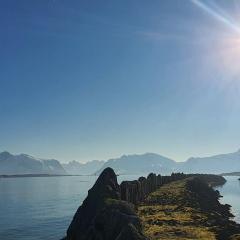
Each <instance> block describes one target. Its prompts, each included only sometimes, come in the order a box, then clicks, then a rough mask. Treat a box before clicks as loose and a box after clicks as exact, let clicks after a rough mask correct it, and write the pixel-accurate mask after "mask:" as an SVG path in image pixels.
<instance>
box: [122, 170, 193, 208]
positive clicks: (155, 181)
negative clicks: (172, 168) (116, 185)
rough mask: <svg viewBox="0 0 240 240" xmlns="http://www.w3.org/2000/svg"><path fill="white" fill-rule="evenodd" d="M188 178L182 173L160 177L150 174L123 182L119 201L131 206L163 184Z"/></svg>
mask: <svg viewBox="0 0 240 240" xmlns="http://www.w3.org/2000/svg"><path fill="white" fill-rule="evenodd" d="M187 177H189V175H186V174H183V173H172V175H171V176H161V175H160V174H159V175H156V174H154V173H150V174H149V175H148V176H147V178H145V177H140V178H139V179H138V180H134V181H123V182H122V183H121V185H120V195H121V199H122V200H124V201H127V202H130V203H133V204H137V203H139V202H141V201H143V200H144V199H145V198H146V197H147V195H148V194H149V193H151V192H154V191H155V190H157V188H159V187H161V186H162V185H163V184H166V183H170V182H173V181H177V180H181V179H184V178H187Z"/></svg>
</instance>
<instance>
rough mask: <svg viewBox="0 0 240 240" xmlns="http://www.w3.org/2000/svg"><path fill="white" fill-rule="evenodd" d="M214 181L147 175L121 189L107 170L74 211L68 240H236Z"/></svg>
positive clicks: (220, 179)
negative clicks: (214, 188) (214, 187)
mask: <svg viewBox="0 0 240 240" xmlns="http://www.w3.org/2000/svg"><path fill="white" fill-rule="evenodd" d="M224 183H225V179H224V178H223V177H221V176H216V175H185V174H179V173H178V174H172V175H171V176H161V175H156V174H153V173H151V174H149V175H148V177H147V178H145V177H141V178H139V179H138V180H135V181H125V182H122V183H121V185H119V184H118V182H117V177H116V174H115V173H114V171H113V170H112V169H111V168H106V169H105V170H104V171H103V172H102V173H101V175H100V176H99V178H98V180H97V181H96V183H95V184H94V186H93V187H92V188H91V189H90V190H89V192H88V196H87V198H86V199H85V200H84V202H83V204H82V205H81V206H80V207H79V208H78V210H77V212H76V213H75V215H74V217H73V220H72V222H71V224H70V226H69V228H68V230H67V236H66V238H65V239H66V240H147V239H154V240H155V239H166V240H167V239H182V240H183V239H238V235H237V234H239V233H240V228H239V225H238V224H236V223H235V222H233V221H231V220H230V218H231V217H232V215H231V213H230V206H228V205H222V204H220V203H219V201H218V199H219V197H220V195H219V192H218V191H215V190H213V188H212V186H216V185H221V184H224Z"/></svg>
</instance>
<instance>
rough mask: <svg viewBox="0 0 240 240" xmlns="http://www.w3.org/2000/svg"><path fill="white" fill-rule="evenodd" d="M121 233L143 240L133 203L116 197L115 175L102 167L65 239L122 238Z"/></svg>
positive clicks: (130, 237) (118, 195)
mask: <svg viewBox="0 0 240 240" xmlns="http://www.w3.org/2000/svg"><path fill="white" fill-rule="evenodd" d="M130 226H131V227H130ZM123 234H124V235H123ZM122 236H129V237H127V238H125V239H133V240H142V239H145V238H144V236H143V235H142V233H141V224H140V220H139V218H138V217H137V215H136V214H135V211H134V207H133V205H131V204H129V203H127V202H125V201H121V200H120V187H119V185H118V183H117V177H116V174H115V173H114V171H113V170H112V169H111V168H106V169H105V170H104V171H103V172H102V173H101V175H100V176H99V178H98V179H97V181H96V183H95V184H94V186H93V187H92V188H91V189H90V190H89V192H88V196H87V198H86V199H85V200H84V202H83V204H82V206H80V207H79V208H78V210H77V212H76V213H75V216H74V218H73V220H72V222H71V224H70V226H69V228H68V231H67V237H66V239H67V240H115V239H118V240H122V239H123V238H122ZM137 236H140V237H137Z"/></svg>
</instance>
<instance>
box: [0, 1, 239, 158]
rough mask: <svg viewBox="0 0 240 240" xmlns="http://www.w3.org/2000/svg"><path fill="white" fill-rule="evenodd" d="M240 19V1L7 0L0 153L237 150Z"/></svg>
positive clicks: (1, 16)
mask: <svg viewBox="0 0 240 240" xmlns="http://www.w3.org/2000/svg"><path fill="white" fill-rule="evenodd" d="M239 20H240V2H239V1H237V0H228V1H226V0H218V1H213V0H208V1H207V0H184V1H183V0H152V1H145V0H144V1H143V0H121V1H108V0H103V1H97V0H92V1H89V0H41V1H32V0H21V1H19V0H0V29H1V31H0V151H3V150H7V151H10V152H12V153H27V154H30V155H33V156H36V157H41V158H55V159H58V160H60V161H70V160H78V161H81V162H86V161H89V160H93V159H105V160H106V159H108V158H113V157H118V156H121V155H123V154H134V153H145V152H155V153H159V154H162V155H164V156H168V157H170V158H173V159H174V160H177V161H184V160H186V159H187V158H189V157H192V156H208V155H212V154H217V153H227V152H233V151H236V150H238V149H239V148H240V127H239V123H240V101H239V98H240V67H239V61H240V21H239Z"/></svg>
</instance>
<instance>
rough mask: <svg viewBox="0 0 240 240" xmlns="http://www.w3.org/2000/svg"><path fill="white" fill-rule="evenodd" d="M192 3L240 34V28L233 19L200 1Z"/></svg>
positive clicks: (195, 0) (194, 0)
mask: <svg viewBox="0 0 240 240" xmlns="http://www.w3.org/2000/svg"><path fill="white" fill-rule="evenodd" d="M191 2H192V3H194V4H195V5H196V6H197V7H199V8H201V9H202V10H204V11H205V12H207V13H208V14H210V15H211V16H213V17H214V18H215V19H217V20H218V21H220V22H222V23H224V24H225V25H227V26H229V27H231V28H232V29H233V30H235V31H236V32H238V33H239V34H240V26H239V25H238V24H237V23H236V22H235V21H234V20H233V19H230V18H229V17H227V16H224V15H223V14H222V13H220V12H219V9H216V8H215V9H214V8H212V7H211V6H209V5H207V4H205V3H204V2H202V1H200V0H191Z"/></svg>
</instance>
